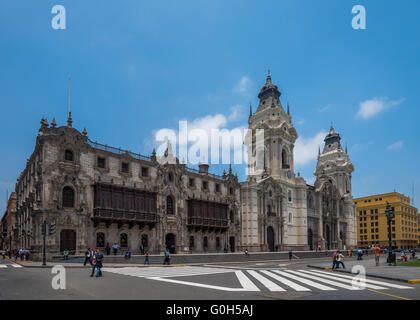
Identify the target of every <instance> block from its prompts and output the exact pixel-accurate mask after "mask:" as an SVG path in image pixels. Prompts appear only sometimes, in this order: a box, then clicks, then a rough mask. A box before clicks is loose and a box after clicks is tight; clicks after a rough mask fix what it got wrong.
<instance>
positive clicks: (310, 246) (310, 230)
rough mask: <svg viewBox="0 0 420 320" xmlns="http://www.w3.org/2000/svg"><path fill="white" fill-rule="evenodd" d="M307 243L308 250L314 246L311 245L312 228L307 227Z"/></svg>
mask: <svg viewBox="0 0 420 320" xmlns="http://www.w3.org/2000/svg"><path fill="white" fill-rule="evenodd" d="M308 245H309V250H311V251H312V250H313V249H314V246H313V233H312V229H311V228H309V229H308Z"/></svg>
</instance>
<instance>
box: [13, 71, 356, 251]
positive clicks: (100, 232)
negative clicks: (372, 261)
mask: <svg viewBox="0 0 420 320" xmlns="http://www.w3.org/2000/svg"><path fill="white" fill-rule="evenodd" d="M280 96H281V93H280V91H279V90H278V88H277V86H275V85H274V84H273V83H272V82H271V76H270V75H269V76H268V77H267V80H266V83H265V85H264V86H263V88H262V89H261V91H260V93H259V95H258V97H259V99H260V102H259V105H258V108H257V110H256V112H255V113H252V108H251V111H250V117H249V121H248V124H249V129H250V130H248V134H247V136H246V138H245V142H244V143H245V145H246V146H247V148H248V157H249V159H248V160H249V161H248V170H249V171H248V177H247V180H246V181H244V182H242V183H239V182H238V178H237V175H234V174H233V173H232V170H231V168H229V171H228V173H224V174H223V176H216V175H213V174H209V173H208V168H209V166H208V165H207V164H201V165H200V166H199V170H193V169H190V168H187V167H186V165H185V164H182V163H180V162H179V161H178V159H177V158H176V157H175V156H174V155H173V153H172V148H171V145H170V144H168V146H167V149H166V152H165V153H164V155H162V156H161V157H159V158H157V157H156V153H155V152H154V151H153V153H152V155H151V156H142V155H139V154H134V153H131V152H129V151H124V150H120V149H116V148H112V147H109V146H106V145H101V144H99V143H96V142H92V141H91V140H89V138H88V137H87V132H86V129H84V130H83V132H82V133H80V132H79V131H78V130H76V129H74V128H73V127H72V119H71V114H69V119H68V122H67V126H61V127H57V126H56V123H55V120H53V121H52V123H51V126H50V125H49V124H48V122H47V120H46V119H42V120H41V128H40V129H39V134H38V136H37V139H36V146H35V150H34V152H33V153H32V155H31V157H30V158H29V159H28V160H27V165H26V168H25V170H24V171H23V172H22V173H21V175H20V177H19V179H18V180H17V183H16V196H17V207H16V217H17V227H18V234H19V244H18V245H19V247H21V248H27V249H30V250H31V251H32V253H33V255H34V256H35V257H36V256H38V257H39V255H40V253H41V251H42V250H41V249H42V241H43V236H42V224H43V221H47V223H48V228H47V229H50V228H53V226H55V232H51V234H48V235H47V237H46V244H47V252H48V254H49V255H54V254H59V253H61V252H62V251H63V250H70V251H71V252H73V253H75V254H82V253H83V252H84V251H85V250H86V248H88V247H100V248H103V247H104V246H106V244H109V246H112V245H113V244H119V245H120V246H121V248H122V249H130V250H131V251H133V252H138V250H139V248H140V246H141V245H143V246H144V248H145V249H147V250H149V251H150V252H153V253H159V252H163V251H164V250H165V249H166V248H169V249H170V250H171V251H173V252H178V253H181V252H223V251H237V250H244V249H248V250H249V251H276V250H289V249H293V250H308V249H315V248H316V247H318V246H320V247H321V248H322V249H325V248H327V249H335V248H340V249H344V248H353V247H355V246H356V225H355V206H354V203H353V200H352V193H351V174H352V172H353V171H354V168H353V165H352V164H351V162H350V159H349V156H348V154H347V150H346V151H343V150H342V148H341V145H340V139H341V138H340V135H339V134H338V133H336V132H335V130H334V128H333V127H332V126H331V129H330V132H329V134H328V135H327V136H326V138H325V146H324V149H323V152H322V153H321V152H319V155H318V163H317V167H316V171H315V173H314V174H315V176H316V182H315V185H314V186H310V185H308V184H307V183H306V182H305V180H304V179H303V178H302V177H300V174H299V173H298V174H297V175H296V174H295V170H294V155H293V152H294V146H295V142H296V139H297V138H298V134H297V132H296V130H295V128H294V126H293V123H292V117H291V115H290V110H289V106H287V111H285V110H284V108H283V106H282V104H281V102H280ZM261 133H262V139H260V138H261ZM258 141H262V143H258Z"/></svg>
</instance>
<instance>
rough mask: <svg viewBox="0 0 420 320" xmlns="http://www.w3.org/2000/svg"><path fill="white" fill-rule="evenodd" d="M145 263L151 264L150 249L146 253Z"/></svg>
mask: <svg viewBox="0 0 420 320" xmlns="http://www.w3.org/2000/svg"><path fill="white" fill-rule="evenodd" d="M144 256H145V257H144V264H149V265H150V258H149V251H146V252H145V253H144Z"/></svg>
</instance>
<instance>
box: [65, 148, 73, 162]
mask: <svg viewBox="0 0 420 320" xmlns="http://www.w3.org/2000/svg"><path fill="white" fill-rule="evenodd" d="M64 160H66V161H72V162H73V151H71V150H69V149H66V151H64Z"/></svg>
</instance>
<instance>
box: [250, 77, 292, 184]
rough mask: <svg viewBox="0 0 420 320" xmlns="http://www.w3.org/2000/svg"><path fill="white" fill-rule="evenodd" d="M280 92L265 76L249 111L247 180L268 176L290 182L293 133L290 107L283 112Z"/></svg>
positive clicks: (269, 78)
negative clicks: (256, 100) (256, 105)
mask: <svg viewBox="0 0 420 320" xmlns="http://www.w3.org/2000/svg"><path fill="white" fill-rule="evenodd" d="M280 96H281V92H280V91H279V89H278V87H277V86H276V85H275V84H273V82H272V80H271V75H270V73H268V75H267V79H266V82H265V84H264V86H263V87H262V88H261V90H260V92H259V94H258V98H259V100H260V101H259V104H258V107H257V110H256V112H255V113H253V112H252V107H251V109H250V115H249V119H248V125H249V131H248V134H247V137H246V138H245V142H244V143H245V145H246V146H247V149H248V168H249V175H248V177H250V176H251V177H254V178H255V179H256V180H260V179H264V178H266V177H268V176H270V177H273V178H274V179H290V178H291V177H292V176H294V161H293V160H294V158H293V148H294V143H295V141H296V139H297V132H296V130H295V128H294V127H293V124H292V117H291V115H290V107H289V105H288V106H287V112H286V111H285V110H284V108H283V106H282V104H281V101H280Z"/></svg>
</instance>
